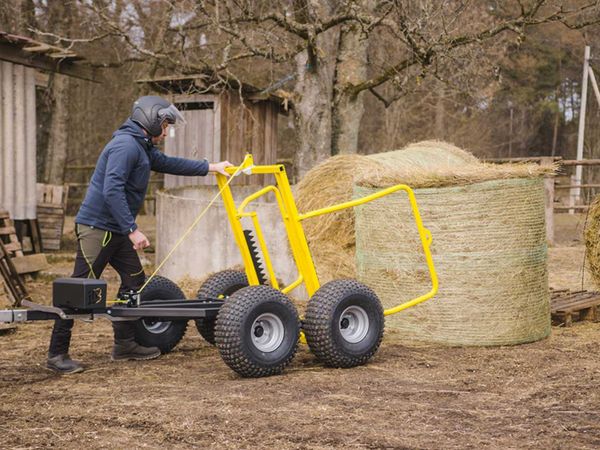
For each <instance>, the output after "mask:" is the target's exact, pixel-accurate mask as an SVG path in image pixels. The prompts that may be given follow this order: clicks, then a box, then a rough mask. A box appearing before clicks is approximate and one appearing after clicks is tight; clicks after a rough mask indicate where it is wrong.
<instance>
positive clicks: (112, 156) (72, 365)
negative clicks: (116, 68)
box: [47, 96, 231, 374]
mask: <svg viewBox="0 0 600 450" xmlns="http://www.w3.org/2000/svg"><path fill="white" fill-rule="evenodd" d="M182 123H185V120H184V119H183V116H182V115H181V113H180V112H179V111H178V110H177V108H176V107H175V106H174V105H173V104H171V103H170V102H168V101H166V100H164V99H163V98H161V97H157V96H145V97H141V98H139V99H138V100H136V101H135V103H134V104H133V110H132V112H131V117H130V118H129V119H127V121H126V122H125V123H124V124H123V125H122V126H121V127H120V128H119V129H118V130H117V131H116V132H115V133H114V134H113V136H112V139H111V141H110V142H109V143H108V144H107V145H106V147H104V150H103V151H102V153H101V154H100V157H99V158H98V162H97V163H96V168H95V170H94V173H93V175H92V179H91V181H90V185H89V188H88V190H87V193H86V196H85V199H84V200H83V203H82V204H81V207H80V208H79V212H78V213H77V217H76V218H75V233H76V235H77V242H78V249H77V256H76V259H75V268H74V269H73V275H72V276H73V277H77V278H98V277H100V275H101V274H102V271H103V270H104V268H105V267H106V265H107V264H110V265H111V266H112V267H113V268H114V269H115V270H116V271H117V272H118V274H119V276H120V277H121V286H120V288H119V293H121V292H124V291H128V290H131V289H133V290H137V289H139V288H140V287H141V286H142V285H143V284H144V281H145V274H144V269H143V268H142V264H141V262H140V259H139V256H138V254H137V252H136V250H142V249H144V248H146V247H148V246H149V245H150V242H149V241H148V238H147V237H146V236H145V235H144V233H142V231H140V230H139V229H138V227H137V225H136V223H135V218H136V216H137V213H138V211H139V210H140V207H141V206H142V203H143V201H144V196H145V195H146V189H147V187H148V181H149V179H150V171H151V170H154V171H156V172H162V173H169V174H173V175H188V176H204V175H206V174H207V173H208V172H218V173H221V174H223V175H226V176H228V175H227V173H226V172H225V168H226V167H229V166H231V164H230V163H229V162H228V161H223V162H219V163H214V164H213V163H209V162H208V161H207V160H202V161H195V160H191V159H184V158H175V157H170V156H167V155H165V154H164V153H162V152H161V151H160V150H158V148H156V147H155V144H158V143H159V142H161V141H162V140H163V139H164V138H165V136H166V135H167V130H168V128H169V126H170V125H175V124H177V125H180V124H182ZM112 324H113V331H114V347H113V351H112V360H113V361H121V360H145V359H153V358H157V357H158V356H160V350H159V349H158V348H156V347H142V346H140V345H138V344H137V343H136V342H135V340H134V325H133V322H128V321H123V322H113V323H112ZM72 328H73V320H62V319H57V320H56V321H55V323H54V329H53V330H52V337H51V340H50V348H49V350H48V361H47V367H48V368H49V369H51V370H54V371H56V372H58V373H63V374H66V373H75V372H81V371H83V367H82V366H81V364H80V363H78V362H77V361H73V360H72V359H71V358H70V357H69V345H70V342H71V329H72Z"/></svg>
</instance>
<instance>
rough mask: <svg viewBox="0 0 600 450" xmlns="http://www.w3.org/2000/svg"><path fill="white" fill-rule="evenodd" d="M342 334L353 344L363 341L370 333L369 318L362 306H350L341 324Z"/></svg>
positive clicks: (343, 313)
mask: <svg viewBox="0 0 600 450" xmlns="http://www.w3.org/2000/svg"><path fill="white" fill-rule="evenodd" d="M338 325H339V329H340V334H341V335H342V337H343V338H344V339H345V340H346V341H347V342H350V343H351V344H356V343H357V342H360V341H362V340H363V339H364V338H365V336H366V335H367V333H368V332H369V316H368V315H367V312H366V311H365V310H364V309H362V308H361V307H360V306H356V305H353V306H348V307H347V308H346V309H345V310H344V312H342V315H341V316H340V322H339V324H338Z"/></svg>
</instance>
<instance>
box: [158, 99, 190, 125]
mask: <svg viewBox="0 0 600 450" xmlns="http://www.w3.org/2000/svg"><path fill="white" fill-rule="evenodd" d="M158 117H160V119H161V122H164V121H166V122H167V123H169V124H170V125H173V126H175V127H176V128H179V127H182V126H184V125H185V124H186V123H187V122H186V120H185V118H184V117H183V114H181V111H179V110H178V109H177V107H176V106H175V105H173V104H171V105H169V106H168V107H167V108H163V109H161V110H159V111H158Z"/></svg>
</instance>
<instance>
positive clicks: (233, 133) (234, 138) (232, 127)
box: [221, 92, 278, 185]
mask: <svg viewBox="0 0 600 450" xmlns="http://www.w3.org/2000/svg"><path fill="white" fill-rule="evenodd" d="M277 112H278V110H277V106H276V105H274V104H273V103H271V102H267V101H261V102H256V103H253V102H250V101H245V102H244V104H242V102H241V101H240V97H239V94H238V93H237V92H227V93H225V94H223V95H222V96H221V154H222V159H226V160H228V161H230V162H231V163H233V164H239V163H241V162H242V161H243V159H244V156H245V155H246V153H252V156H253V157H254V162H255V164H274V163H275V162H276V160H277ZM272 182H273V181H272V176H270V175H269V176H264V175H260V176H252V177H245V176H244V177H240V178H239V180H235V182H234V183H235V184H258V185H264V184H267V183H272Z"/></svg>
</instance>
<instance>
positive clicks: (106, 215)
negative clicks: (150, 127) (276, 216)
mask: <svg viewBox="0 0 600 450" xmlns="http://www.w3.org/2000/svg"><path fill="white" fill-rule="evenodd" d="M150 170H154V171H156V172H162V173H170V174H173V175H190V176H193V175H206V174H207V173H208V161H206V160H202V161H194V160H191V159H184V158H175V157H172V156H167V155H165V154H164V153H163V152H161V151H160V150H159V149H157V148H156V147H155V146H154V145H152V141H151V140H150V138H148V137H146V135H145V134H144V132H143V130H142V128H141V127H140V126H139V125H138V124H136V123H135V122H133V121H132V120H131V119H127V121H126V122H125V123H124V124H123V125H122V126H121V128H119V129H118V130H117V131H115V133H114V134H113V136H112V139H111V140H110V142H109V143H108V144H106V147H104V150H102V153H101V154H100V157H99V158H98V162H97V163H96V169H95V170H94V174H93V175H92V179H91V181H90V186H89V187H88V190H87V193H86V195H85V199H84V200H83V203H82V204H81V207H80V208H79V212H78V213H77V217H76V218H75V222H76V223H80V224H82V225H89V226H93V227H96V228H99V229H101V230H107V231H112V232H114V233H119V234H129V233H131V232H132V231H134V230H135V229H136V228H137V225H136V224H135V218H136V216H137V213H138V212H139V210H140V208H141V206H142V203H143V202H144V196H145V195H146V189H147V187H148V181H149V179H150Z"/></svg>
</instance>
